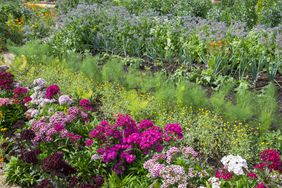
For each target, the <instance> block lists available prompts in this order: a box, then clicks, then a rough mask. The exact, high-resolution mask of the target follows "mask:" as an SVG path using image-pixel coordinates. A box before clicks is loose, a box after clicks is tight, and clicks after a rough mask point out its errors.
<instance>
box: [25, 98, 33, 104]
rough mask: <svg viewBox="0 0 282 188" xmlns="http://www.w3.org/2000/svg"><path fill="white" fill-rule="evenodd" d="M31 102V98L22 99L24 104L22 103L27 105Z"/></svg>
mask: <svg viewBox="0 0 282 188" xmlns="http://www.w3.org/2000/svg"><path fill="white" fill-rule="evenodd" d="M31 100H32V98H31V97H25V98H24V99H23V102H24V103H28V102H30V101H31Z"/></svg>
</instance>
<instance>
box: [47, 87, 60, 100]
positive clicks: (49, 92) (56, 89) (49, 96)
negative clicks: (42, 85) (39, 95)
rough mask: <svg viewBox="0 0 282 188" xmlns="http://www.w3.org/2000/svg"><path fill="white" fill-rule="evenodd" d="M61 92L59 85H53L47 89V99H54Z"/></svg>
mask: <svg viewBox="0 0 282 188" xmlns="http://www.w3.org/2000/svg"><path fill="white" fill-rule="evenodd" d="M59 92H60V88H59V86H58V85H56V84H53V85H50V86H49V87H47V89H46V94H45V97H46V98H47V99H52V98H53V97H54V96H55V95H56V94H58V93H59Z"/></svg>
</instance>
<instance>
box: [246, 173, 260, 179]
mask: <svg viewBox="0 0 282 188" xmlns="http://www.w3.org/2000/svg"><path fill="white" fill-rule="evenodd" d="M247 176H248V178H250V179H252V180H255V179H258V176H257V175H256V173H253V172H249V173H248V174H247Z"/></svg>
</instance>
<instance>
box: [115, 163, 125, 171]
mask: <svg viewBox="0 0 282 188" xmlns="http://www.w3.org/2000/svg"><path fill="white" fill-rule="evenodd" d="M114 171H115V173H116V174H122V173H123V172H124V171H125V167H124V164H123V162H119V163H116V164H115V166H114Z"/></svg>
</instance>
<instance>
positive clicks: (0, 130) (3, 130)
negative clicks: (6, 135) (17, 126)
mask: <svg viewBox="0 0 282 188" xmlns="http://www.w3.org/2000/svg"><path fill="white" fill-rule="evenodd" d="M7 130H8V129H7V128H2V129H0V132H6V131H7Z"/></svg>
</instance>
